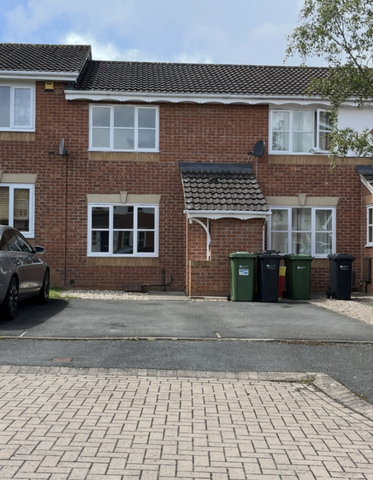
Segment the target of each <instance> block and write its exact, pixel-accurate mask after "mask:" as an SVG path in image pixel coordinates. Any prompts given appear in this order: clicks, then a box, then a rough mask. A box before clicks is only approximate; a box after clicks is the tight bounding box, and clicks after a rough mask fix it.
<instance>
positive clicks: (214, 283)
mask: <svg viewBox="0 0 373 480" xmlns="http://www.w3.org/2000/svg"><path fill="white" fill-rule="evenodd" d="M263 223H264V220H261V219H255V220H238V219H228V218H224V219H220V220H212V221H210V235H211V246H210V247H211V260H210V261H207V260H206V232H205V230H204V229H203V227H202V226H201V225H198V224H196V223H193V224H191V225H190V226H189V229H188V242H189V249H188V265H189V267H190V281H189V285H188V289H187V293H188V294H189V295H190V296H203V295H214V296H227V295H228V294H229V272H230V265H229V258H228V255H229V254H230V253H234V252H260V251H262V249H263V247H262V245H263Z"/></svg>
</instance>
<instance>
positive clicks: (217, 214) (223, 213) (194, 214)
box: [184, 210, 272, 220]
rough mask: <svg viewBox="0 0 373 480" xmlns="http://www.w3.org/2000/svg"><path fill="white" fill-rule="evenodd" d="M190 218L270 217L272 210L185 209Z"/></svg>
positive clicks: (249, 218) (243, 218)
mask: <svg viewBox="0 0 373 480" xmlns="http://www.w3.org/2000/svg"><path fill="white" fill-rule="evenodd" d="M184 213H186V214H187V217H188V219H192V218H209V219H210V220H219V219H221V218H238V219H239V220H251V219H253V218H264V219H268V218H269V217H270V216H271V215H272V212H250V211H246V212H244V211H241V210H184Z"/></svg>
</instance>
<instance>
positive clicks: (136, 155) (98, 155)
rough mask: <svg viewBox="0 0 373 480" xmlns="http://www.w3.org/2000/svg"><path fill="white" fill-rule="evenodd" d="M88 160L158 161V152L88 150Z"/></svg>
mask: <svg viewBox="0 0 373 480" xmlns="http://www.w3.org/2000/svg"><path fill="white" fill-rule="evenodd" d="M88 160H90V161H103V160H104V161H114V162H159V152H112V151H110V152H106V151H96V150H88Z"/></svg>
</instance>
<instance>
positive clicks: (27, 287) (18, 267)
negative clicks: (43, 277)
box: [4, 228, 40, 298]
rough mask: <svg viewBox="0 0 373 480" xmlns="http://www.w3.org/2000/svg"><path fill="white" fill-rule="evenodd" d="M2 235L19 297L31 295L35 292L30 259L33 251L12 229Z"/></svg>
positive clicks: (32, 266)
mask: <svg viewBox="0 0 373 480" xmlns="http://www.w3.org/2000/svg"><path fill="white" fill-rule="evenodd" d="M4 235H5V238H6V241H7V244H8V252H9V260H10V262H11V264H12V267H13V271H14V272H16V273H17V275H18V279H19V297H20V298H22V297H27V296H29V295H32V294H33V293H34V292H35V291H37V286H36V285H35V280H34V276H35V272H34V270H35V268H34V265H33V262H32V257H31V255H32V252H33V250H32V248H31V246H30V245H28V243H27V242H25V241H23V239H22V238H21V237H20V236H19V235H18V234H17V232H16V231H15V230H13V229H12V228H9V229H7V230H5V232H4ZM39 288H40V286H39Z"/></svg>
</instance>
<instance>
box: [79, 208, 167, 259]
mask: <svg viewBox="0 0 373 480" xmlns="http://www.w3.org/2000/svg"><path fill="white" fill-rule="evenodd" d="M158 232H159V227H158V205H133V204H89V205H88V256H90V257H157V256H158V235H159V233H158Z"/></svg>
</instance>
